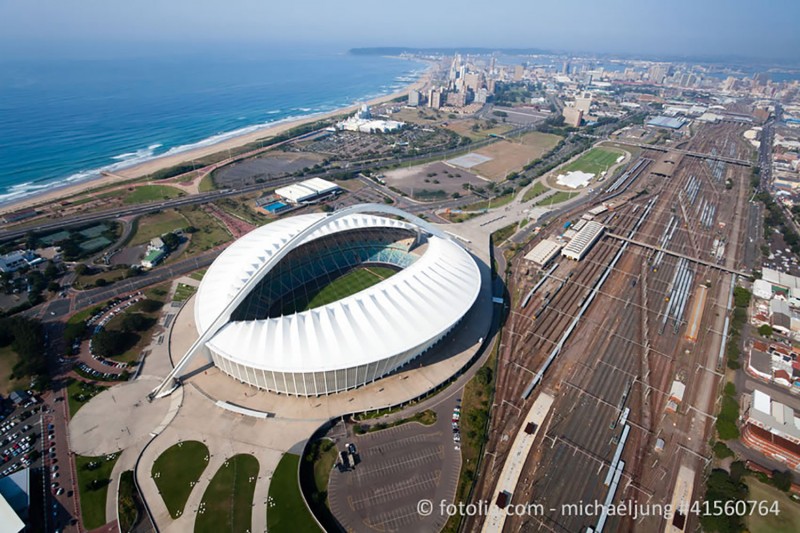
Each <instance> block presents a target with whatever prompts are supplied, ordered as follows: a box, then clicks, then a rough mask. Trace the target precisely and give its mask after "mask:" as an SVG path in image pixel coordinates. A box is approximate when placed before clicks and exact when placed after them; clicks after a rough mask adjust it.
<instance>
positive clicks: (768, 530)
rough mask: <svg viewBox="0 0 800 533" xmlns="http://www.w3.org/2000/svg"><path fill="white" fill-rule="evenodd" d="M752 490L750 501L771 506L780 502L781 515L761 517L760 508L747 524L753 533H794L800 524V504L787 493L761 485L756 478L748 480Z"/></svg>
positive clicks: (748, 497)
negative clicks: (767, 503)
mask: <svg viewBox="0 0 800 533" xmlns="http://www.w3.org/2000/svg"><path fill="white" fill-rule="evenodd" d="M747 486H748V487H749V488H750V494H749V495H748V496H747V499H748V500H755V501H766V502H769V503H770V504H771V503H772V502H774V501H777V502H778V508H779V510H780V514H778V515H777V516H775V515H774V514H772V513H769V514H767V515H766V516H759V513H758V508H756V512H754V513H753V514H752V516H750V517H748V518H747V520H746V524H747V526H748V528H749V529H750V531H752V532H753V533H794V532H795V531H797V528H798V524H800V503H797V502H794V501H792V500H791V498H789V497H788V496H787V495H786V493H784V492H781V491H780V490H778V489H776V488H775V487H773V486H770V485H767V484H765V483H761V482H760V481H758V480H757V479H755V478H752V477H751V478H749V479H748V480H747Z"/></svg>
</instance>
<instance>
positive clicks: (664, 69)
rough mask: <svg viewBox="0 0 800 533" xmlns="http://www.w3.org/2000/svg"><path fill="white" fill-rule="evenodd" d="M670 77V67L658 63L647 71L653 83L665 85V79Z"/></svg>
mask: <svg viewBox="0 0 800 533" xmlns="http://www.w3.org/2000/svg"><path fill="white" fill-rule="evenodd" d="M668 75H669V65H665V64H663V63H656V64H654V65H651V66H650V69H648V71H647V77H648V78H650V82H651V83H656V84H661V83H664V78H666V77H667V76H668Z"/></svg>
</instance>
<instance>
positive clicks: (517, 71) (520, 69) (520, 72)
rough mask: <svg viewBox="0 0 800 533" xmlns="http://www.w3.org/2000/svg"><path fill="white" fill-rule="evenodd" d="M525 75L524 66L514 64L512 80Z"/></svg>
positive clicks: (518, 79) (519, 78)
mask: <svg viewBox="0 0 800 533" xmlns="http://www.w3.org/2000/svg"><path fill="white" fill-rule="evenodd" d="M524 75H525V67H524V66H522V65H515V66H514V81H520V80H521V79H522V77H523V76H524Z"/></svg>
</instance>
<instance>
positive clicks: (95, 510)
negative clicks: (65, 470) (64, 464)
mask: <svg viewBox="0 0 800 533" xmlns="http://www.w3.org/2000/svg"><path fill="white" fill-rule="evenodd" d="M108 457H110V458H111V459H110V460H109V459H108ZM118 457H119V455H117V454H113V455H109V456H102V457H84V456H82V455H76V456H75V470H76V471H77V473H78V490H79V491H80V502H81V516H82V517H83V525H84V526H85V527H86V529H95V528H98V527H100V526H102V525H103V524H105V523H106V495H107V494H108V485H109V483H110V482H111V471H112V470H114V463H116V462H117V458H118ZM89 463H95V464H96V466H95V467H94V468H93V469H91V470H90V467H89ZM92 483H95V485H92ZM109 519H110V517H109Z"/></svg>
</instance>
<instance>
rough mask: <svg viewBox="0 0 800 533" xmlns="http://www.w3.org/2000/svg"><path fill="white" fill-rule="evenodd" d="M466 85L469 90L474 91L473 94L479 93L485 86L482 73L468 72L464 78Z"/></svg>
mask: <svg viewBox="0 0 800 533" xmlns="http://www.w3.org/2000/svg"><path fill="white" fill-rule="evenodd" d="M464 85H466V87H467V88H468V89H472V91H473V92H477V90H478V89H480V88H481V86H482V85H483V76H481V73H480V72H468V73H467V74H466V75H465V76H464Z"/></svg>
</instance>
